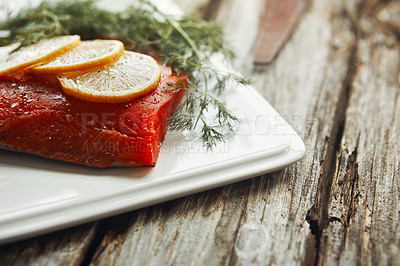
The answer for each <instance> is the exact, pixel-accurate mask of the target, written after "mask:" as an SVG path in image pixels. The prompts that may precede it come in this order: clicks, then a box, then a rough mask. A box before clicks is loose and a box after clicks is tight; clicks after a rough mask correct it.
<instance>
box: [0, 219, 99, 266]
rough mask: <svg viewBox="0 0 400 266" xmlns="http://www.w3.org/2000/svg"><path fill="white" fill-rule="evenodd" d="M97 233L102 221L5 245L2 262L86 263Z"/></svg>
mask: <svg viewBox="0 0 400 266" xmlns="http://www.w3.org/2000/svg"><path fill="white" fill-rule="evenodd" d="M97 233H98V223H91V224H85V225H82V226H78V227H75V228H71V229H66V230H62V231H59V232H55V233H51V234H47V235H43V236H40V237H36V238H32V239H28V240H23V241H19V242H15V243H11V244H7V245H3V246H0V265H4V266H10V265H77V266H78V265H82V262H84V260H85V258H86V256H87V255H88V254H89V251H90V250H89V249H90V248H91V245H92V244H93V243H96V234H97ZM96 245H97V244H96Z"/></svg>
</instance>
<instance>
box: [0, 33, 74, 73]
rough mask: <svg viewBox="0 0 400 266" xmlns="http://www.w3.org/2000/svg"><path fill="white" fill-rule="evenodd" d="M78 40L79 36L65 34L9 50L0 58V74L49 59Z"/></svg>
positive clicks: (69, 47)
mask: <svg viewBox="0 0 400 266" xmlns="http://www.w3.org/2000/svg"><path fill="white" fill-rule="evenodd" d="M80 42H81V37H80V36H78V35H66V36H61V37H55V38H52V39H47V40H41V41H39V42H37V43H35V44H31V45H28V46H25V47H22V48H20V49H18V50H16V51H13V52H9V53H8V54H7V55H6V56H4V57H2V58H0V75H5V74H9V73H11V72H14V71H17V70H20V69H24V68H26V67H29V66H33V65H36V64H39V63H41V62H46V61H49V60H51V59H52V58H54V57H56V56H58V55H60V54H63V53H65V52H66V51H68V50H69V49H71V48H73V47H75V46H77V45H78V44H79V43H80Z"/></svg>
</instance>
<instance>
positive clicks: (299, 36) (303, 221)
mask: <svg viewBox="0 0 400 266" xmlns="http://www.w3.org/2000/svg"><path fill="white" fill-rule="evenodd" d="M267 1H268V0H267ZM177 3H178V4H179V5H180V6H181V7H182V8H183V9H185V11H186V12H190V13H194V14H196V15H198V16H199V17H203V18H213V19H216V20H217V21H218V22H219V23H221V24H222V26H223V28H224V30H225V32H226V39H227V40H228V41H229V42H230V43H231V45H232V47H233V48H234V50H235V51H236V52H237V55H238V56H237V58H236V59H235V61H234V64H235V66H236V68H237V69H238V70H239V71H241V72H242V73H244V74H245V75H246V76H248V77H251V78H252V80H253V84H254V86H255V87H256V89H257V90H259V91H260V92H261V94H262V95H263V96H264V97H265V98H266V99H267V100H268V101H269V102H270V103H271V104H272V105H273V106H274V107H275V108H276V109H277V110H278V112H279V113H280V114H281V115H282V116H283V117H284V118H285V119H286V120H287V121H288V122H289V124H291V125H292V126H293V128H294V129H295V130H296V131H297V132H298V133H299V135H300V136H301V137H302V138H303V139H304V142H305V144H306V148H307V152H306V155H305V157H304V158H303V159H302V160H301V161H300V162H298V163H297V164H295V165H293V166H290V167H287V168H285V169H283V170H281V171H277V172H275V173H272V174H268V175H264V176H260V177H256V178H253V179H250V180H247V181H243V182H240V183H236V184H232V185H229V186H224V187H221V188H218V189H214V190H210V191H207V192H203V193H199V194H195V195H192V196H188V197H184V198H181V199H177V200H173V201H169V202H166V203H163V204H159V205H156V206H152V207H149V208H145V209H141V210H137V211H133V212H130V213H126V214H123V215H119V216H116V217H112V218H110V219H106V220H102V221H98V222H96V223H91V224H86V225H83V226H80V227H75V228H72V229H68V230H64V231H60V232H56V233H53V234H48V235H46V236H41V237H37V238H33V239H29V240H25V241H21V242H17V243H13V244H9V245H5V246H1V247H0V265H22V264H32V265H43V264H51V265H64V264H68V265H87V264H90V265H203V264H207V265H267V264H272V265H301V264H303V265H337V264H340V265H379V264H381V265H396V264H399V262H400V255H399V254H400V250H399V248H400V243H399V239H400V235H399V234H400V232H399V230H400V228H399V219H400V206H399V205H400V204H399V203H400V193H399V192H400V191H399V187H400V186H399V185H400V176H399V172H400V158H399V157H400V148H399V145H398V144H399V143H400V136H399V134H398V133H399V132H400V106H399V100H400V99H399V98H400V93H399V87H400V45H399V39H400V30H399V29H400V21H399V17H400V16H399V14H400V13H399V12H400V2H399V1H395V0H393V1H389V0H388V1H378V0H329V1H327V0H314V1H312V2H311V3H310V6H309V8H308V10H307V12H306V13H305V14H304V16H303V17H302V20H301V22H300V24H299V25H298V26H297V27H296V30H295V32H294V34H293V36H292V37H291V38H290V40H289V41H288V43H287V44H286V45H285V46H284V48H283V49H282V51H281V52H280V53H279V55H278V57H277V58H276V59H275V60H274V61H273V63H272V64H270V65H268V66H263V67H254V66H253V62H252V58H253V53H254V44H255V41H256V37H257V34H258V27H259V23H260V18H261V17H262V15H263V14H262V12H263V7H264V5H265V4H266V3H265V0H249V1H242V0H219V1H211V0H196V1H193V0H177Z"/></svg>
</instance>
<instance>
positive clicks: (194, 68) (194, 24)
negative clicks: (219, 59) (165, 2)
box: [0, 0, 250, 148]
mask: <svg viewBox="0 0 400 266" xmlns="http://www.w3.org/2000/svg"><path fill="white" fill-rule="evenodd" d="M139 2H140V4H139V5H134V6H131V7H129V8H128V9H126V10H125V11H123V12H118V13H115V12H109V11H106V10H103V9H100V8H98V7H97V6H96V3H95V1H92V0H79V1H78V0H75V1H63V2H61V1H60V2H57V3H56V4H49V3H47V2H42V3H41V4H40V5H38V6H37V7H35V8H29V9H25V10H22V11H21V12H20V13H19V14H18V15H16V16H13V17H9V18H7V19H6V20H5V21H3V22H0V30H2V31H8V33H9V34H8V36H6V37H1V38H0V46H3V45H7V44H10V43H14V42H21V43H22V45H27V44H31V43H35V42H37V41H39V40H40V39H46V38H51V37H54V36H58V35H65V34H78V35H80V36H81V37H82V38H83V39H94V38H101V37H111V38H118V39H121V40H122V41H124V43H125V46H126V48H127V49H131V50H136V51H139V52H143V53H148V54H151V55H153V56H155V57H156V58H158V59H160V60H162V61H163V62H164V63H165V64H167V65H170V66H171V67H172V70H173V71H174V72H175V73H184V74H187V75H188V82H187V83H186V82H183V81H182V80H178V81H177V82H175V83H173V84H169V87H170V88H169V89H171V90H173V91H177V90H182V89H184V90H185V91H186V92H185V98H184V100H183V101H182V103H181V104H180V105H179V106H178V108H177V110H176V112H175V114H174V116H173V117H172V118H170V120H169V128H170V129H171V130H194V129H195V128H197V127H201V128H200V131H201V135H202V139H203V143H204V145H205V146H206V147H207V148H212V147H213V146H215V145H216V144H217V143H218V142H220V141H223V140H224V136H225V135H226V133H232V132H233V131H234V124H235V123H237V122H238V118H237V117H236V116H235V115H234V114H232V113H231V112H230V111H229V110H228V109H227V108H226V106H225V104H224V103H223V102H222V101H220V100H219V99H218V96H219V95H221V93H222V92H223V90H224V89H225V88H226V87H227V86H229V85H230V84H231V83H232V82H235V83H240V84H249V83H250V82H249V80H247V79H245V78H243V77H241V76H239V75H237V74H234V73H231V72H226V71H220V70H216V69H214V68H213V67H212V64H211V63H210V61H209V60H210V57H211V56H212V55H213V54H214V53H222V54H223V55H224V56H225V57H227V58H232V56H233V53H232V51H231V50H229V49H227V48H226V45H225V43H224V38H223V31H222V29H221V27H220V26H219V25H217V24H216V23H215V22H211V21H204V20H201V19H197V18H190V17H182V18H175V17H173V16H170V15H167V14H165V13H163V12H162V11H161V10H159V9H158V8H157V7H156V6H155V5H153V4H152V3H150V2H149V1H148V0H139ZM187 84H189V85H188V86H186V85H187ZM211 113H212V114H213V115H212V117H211V119H210V117H209V116H210V114H211Z"/></svg>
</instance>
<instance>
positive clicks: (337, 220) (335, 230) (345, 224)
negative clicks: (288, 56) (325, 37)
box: [318, 1, 400, 265]
mask: <svg viewBox="0 0 400 266" xmlns="http://www.w3.org/2000/svg"><path fill="white" fill-rule="evenodd" d="M395 10H399V11H400V2H398V1H392V2H389V3H388V2H386V3H380V2H378V1H367V2H365V3H363V4H362V5H361V6H360V7H359V8H358V9H357V10H351V16H353V17H354V18H359V19H357V20H353V21H354V23H355V25H354V27H356V29H357V32H358V34H357V47H356V57H355V61H354V64H355V65H356V67H357V72H356V73H354V74H355V75H354V77H353V78H352V82H351V84H350V86H351V87H350V91H351V98H350V102H349V106H348V109H347V111H346V117H345V119H346V120H345V124H344V132H343V138H342V141H341V143H340V151H339V153H338V157H337V160H336V168H337V169H336V173H335V175H334V180H333V185H332V189H331V192H330V199H329V208H328V209H327V211H328V215H329V220H330V221H331V222H330V223H329V224H328V225H327V227H326V228H325V229H324V231H323V235H322V242H321V249H320V258H319V260H318V262H319V263H320V264H328V265H329V264H341V265H350V264H353V265H354V264H360V265H398V264H399V263H400V250H399V239H400V235H399V219H400V216H399V211H400V206H399V201H400V194H399V185H400V156H399V154H400V148H399V143H400V137H399V134H398V133H399V132H400V106H399V100H400V93H399V92H400V91H399V88H400V50H399V48H400V46H399V45H398V36H399V35H398V32H397V31H396V28H400V21H398V18H399V16H398V15H394V14H396V11H395ZM397 14H400V13H397ZM333 235H336V237H332V236H333Z"/></svg>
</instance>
